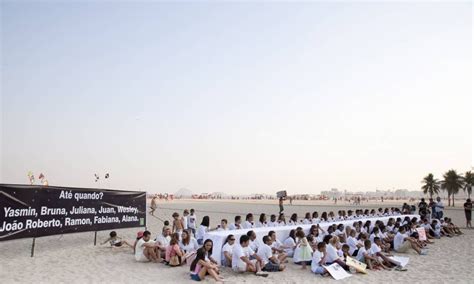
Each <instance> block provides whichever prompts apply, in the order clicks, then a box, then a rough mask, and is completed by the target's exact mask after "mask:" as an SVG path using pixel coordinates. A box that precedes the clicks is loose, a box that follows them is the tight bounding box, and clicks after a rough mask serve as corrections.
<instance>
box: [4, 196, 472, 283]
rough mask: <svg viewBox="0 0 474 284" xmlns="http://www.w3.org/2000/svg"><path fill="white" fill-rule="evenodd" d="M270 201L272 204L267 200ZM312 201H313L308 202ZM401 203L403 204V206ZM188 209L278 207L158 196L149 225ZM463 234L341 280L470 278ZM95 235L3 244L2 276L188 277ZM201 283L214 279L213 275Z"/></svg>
mask: <svg viewBox="0 0 474 284" xmlns="http://www.w3.org/2000/svg"><path fill="white" fill-rule="evenodd" d="M272 203H273V204H272ZM309 203H312V204H311V205H310V204H309ZM321 203H322V202H318V201H315V202H298V201H297V202H295V203H294V205H292V206H290V205H285V214H287V215H288V214H291V213H293V212H295V213H298V215H299V216H302V214H304V213H305V212H312V211H315V210H316V211H318V212H323V211H331V210H332V211H337V210H339V209H343V208H346V209H347V208H348V207H360V208H374V207H375V208H378V207H381V206H385V205H386V204H376V203H370V204H363V205H361V206H352V205H351V206H349V205H344V204H338V205H334V204H328V203H327V202H326V203H324V202H323V204H321ZM400 206H401V204H400ZM185 208H188V209H190V208H194V209H195V210H196V213H197V216H198V219H199V220H200V219H201V218H202V217H203V216H205V215H208V216H210V219H211V224H212V226H213V227H215V225H217V223H218V222H219V221H220V219H221V218H227V219H228V220H233V217H234V216H235V215H236V214H240V215H245V214H246V213H248V212H252V213H261V212H263V213H267V214H274V213H276V212H277V209H278V206H277V204H276V201H273V202H272V201H245V200H240V201H226V200H217V201H209V200H206V201H202V200H199V201H192V200H174V201H170V202H164V201H162V202H160V203H159V204H158V210H157V212H156V216H157V217H158V218H156V217H153V216H150V215H149V216H148V218H147V228H148V230H150V231H151V232H152V235H153V236H156V235H157V234H158V233H159V232H160V230H161V228H162V226H163V223H162V221H161V220H160V219H163V220H164V219H166V220H170V219H171V214H172V213H173V212H175V211H176V212H179V213H180V214H181V213H182V211H183V209H185ZM445 215H446V216H451V217H452V218H453V221H454V222H455V223H456V224H458V225H459V226H460V227H464V225H465V222H464V212H463V211H462V210H460V209H457V208H456V209H447V210H445ZM138 230H140V229H139V228H137V229H123V230H117V232H118V234H119V235H120V236H122V237H123V238H124V239H126V240H128V241H130V242H133V240H134V237H135V234H136V232H137V231H138ZM463 232H464V233H465V234H464V235H462V236H458V237H455V238H451V239H449V238H442V239H440V240H435V244H433V245H431V246H429V251H428V255H426V256H419V255H415V254H414V253H409V254H408V256H409V257H410V263H409V264H408V266H407V268H408V271H406V272H397V271H388V272H386V271H369V273H368V274H367V275H362V274H356V275H353V276H352V277H350V278H347V279H344V280H341V281H340V282H341V283H381V282H388V283H394V282H398V281H400V279H405V280H410V282H412V283H433V282H436V283H473V281H474V280H473V278H472V272H471V271H472V261H471V258H472V252H473V251H474V246H473V241H474V230H463ZM108 233H109V231H101V232H98V243H100V242H102V241H103V240H104V239H106V238H107V235H108ZM93 240H94V233H93V232H88V233H77V234H68V235H63V236H51V237H42V238H38V239H36V250H35V256H34V257H33V258H31V257H30V249H31V239H21V240H13V241H6V242H1V243H0V251H1V252H2V253H1V256H0V267H1V269H0V279H2V282H3V283H20V282H21V283H26V282H38V283H46V282H47V283H65V282H68V283H99V282H107V283H132V282H153V281H159V282H160V283H192V281H191V280H190V278H189V273H188V267H179V268H170V267H167V266H165V265H163V264H153V263H137V262H135V259H134V257H133V254H132V251H131V249H127V248H118V249H111V248H110V247H109V246H108V245H104V246H100V245H97V246H94V245H93ZM222 275H223V276H224V277H225V279H226V281H227V282H229V283H256V282H264V283H270V282H275V281H278V282H279V283H310V282H314V281H318V282H321V283H333V282H335V281H336V280H334V279H332V278H322V277H320V276H316V275H313V274H312V273H311V272H310V270H309V269H308V270H306V271H302V270H301V267H300V266H297V265H294V264H292V263H290V264H289V265H288V267H287V270H286V271H284V272H277V273H270V275H269V276H268V278H261V277H258V278H257V277H256V276H254V275H251V274H243V275H241V274H239V275H237V274H235V273H233V272H232V271H231V270H230V269H224V270H223V274H222ZM204 282H206V283H212V282H213V281H212V280H210V279H206V280H205V281H204Z"/></svg>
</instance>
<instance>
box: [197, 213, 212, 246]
mask: <svg viewBox="0 0 474 284" xmlns="http://www.w3.org/2000/svg"><path fill="white" fill-rule="evenodd" d="M208 231H209V216H204V217H202V222H201V225H200V226H199V228H198V231H197V233H196V239H197V241H198V244H200V245H202V241H203V239H204V235H205V234H206V233H207V232H208Z"/></svg>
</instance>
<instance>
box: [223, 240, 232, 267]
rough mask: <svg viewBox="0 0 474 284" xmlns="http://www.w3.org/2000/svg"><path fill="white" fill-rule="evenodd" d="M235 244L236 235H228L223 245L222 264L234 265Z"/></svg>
mask: <svg viewBox="0 0 474 284" xmlns="http://www.w3.org/2000/svg"><path fill="white" fill-rule="evenodd" d="M234 245H235V236H234V235H228V236H227V238H226V239H225V242H224V246H222V256H221V259H222V261H221V265H222V266H224V267H232V249H234Z"/></svg>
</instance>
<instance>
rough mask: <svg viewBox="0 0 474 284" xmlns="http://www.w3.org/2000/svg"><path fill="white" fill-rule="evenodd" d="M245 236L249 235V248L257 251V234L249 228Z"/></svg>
mask: <svg viewBox="0 0 474 284" xmlns="http://www.w3.org/2000/svg"><path fill="white" fill-rule="evenodd" d="M247 236H248V237H249V248H250V249H251V250H253V251H254V252H257V251H258V242H257V241H256V239H257V234H255V232H254V231H252V230H250V231H248V232H247Z"/></svg>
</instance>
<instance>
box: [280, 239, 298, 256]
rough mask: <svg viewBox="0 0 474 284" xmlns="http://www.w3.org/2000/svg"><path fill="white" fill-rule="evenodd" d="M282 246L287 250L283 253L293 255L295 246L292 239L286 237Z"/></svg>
mask: <svg viewBox="0 0 474 284" xmlns="http://www.w3.org/2000/svg"><path fill="white" fill-rule="evenodd" d="M283 245H284V246H285V247H287V248H285V253H286V254H288V255H293V253H294V251H295V246H296V242H295V240H293V238H291V237H288V238H287V239H286V240H285V241H284V242H283Z"/></svg>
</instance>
